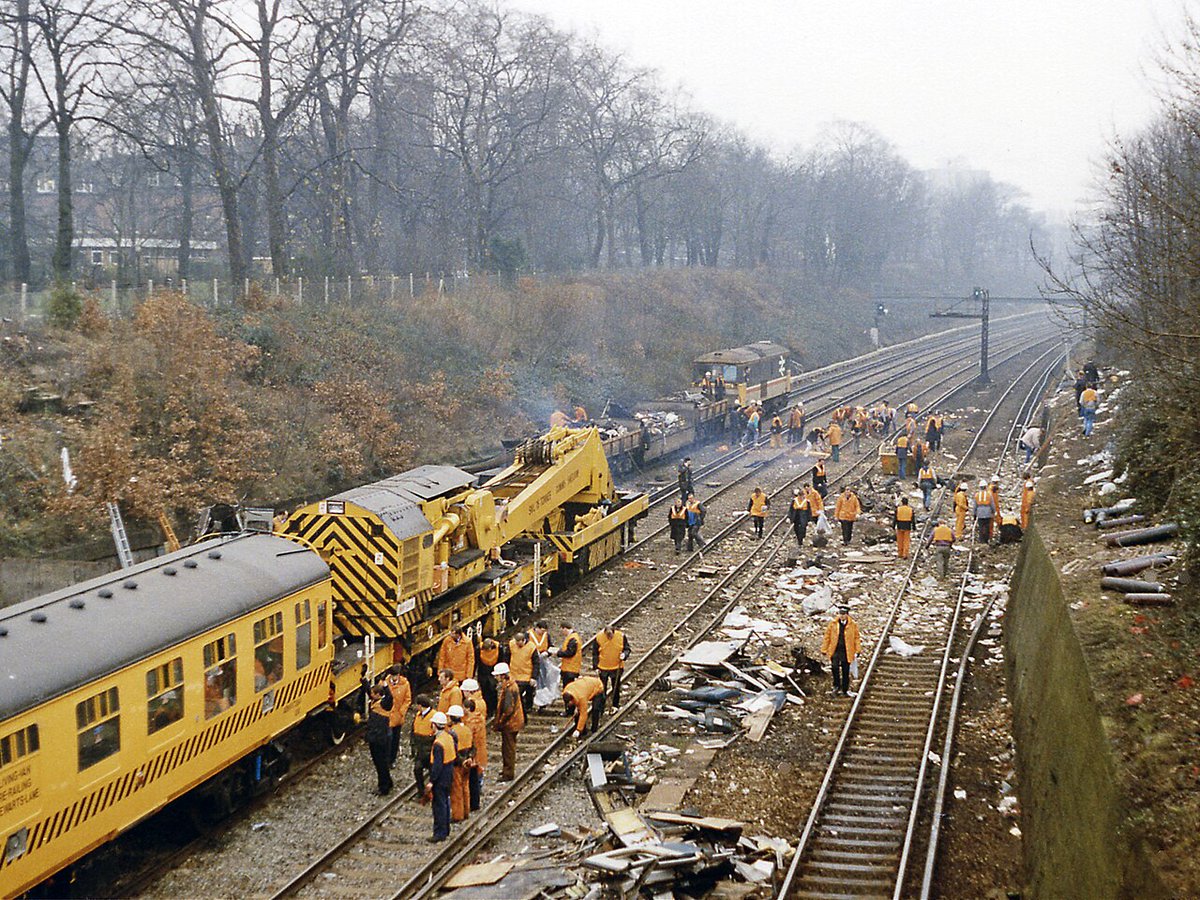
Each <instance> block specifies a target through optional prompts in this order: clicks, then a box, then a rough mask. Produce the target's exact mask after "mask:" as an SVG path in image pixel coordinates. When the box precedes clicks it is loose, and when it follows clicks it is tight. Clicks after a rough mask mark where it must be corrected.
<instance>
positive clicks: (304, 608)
mask: <svg viewBox="0 0 1200 900" xmlns="http://www.w3.org/2000/svg"><path fill="white" fill-rule="evenodd" d="M310 662H312V601H311V600H304V601H302V602H300V603H297V604H296V671H297V672H299V671H300V670H301V669H306V668H308V664H309V663H310Z"/></svg>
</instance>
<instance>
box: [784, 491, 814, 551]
mask: <svg viewBox="0 0 1200 900" xmlns="http://www.w3.org/2000/svg"><path fill="white" fill-rule="evenodd" d="M810 518H811V513H810V512H809V509H808V493H807V491H805V492H803V493H801V491H800V489H799V488H796V489H795V490H793V491H792V502H791V505H790V506H789V507H788V521H789V522H791V523H792V533H793V534H795V535H796V544H797V545H798V546H800V547H803V546H804V536H805V535H806V534H807V533H808V522H809V519H810Z"/></svg>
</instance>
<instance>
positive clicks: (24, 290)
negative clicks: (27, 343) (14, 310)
mask: <svg viewBox="0 0 1200 900" xmlns="http://www.w3.org/2000/svg"><path fill="white" fill-rule="evenodd" d="M28 311H29V285H27V284H26V283H25V282H24V281H22V282H21V321H22V322H24V321H25V313H26V312H28Z"/></svg>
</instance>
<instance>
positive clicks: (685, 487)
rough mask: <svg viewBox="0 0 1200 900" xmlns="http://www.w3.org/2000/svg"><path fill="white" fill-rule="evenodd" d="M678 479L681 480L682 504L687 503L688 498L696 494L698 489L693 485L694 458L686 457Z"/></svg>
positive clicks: (680, 493)
mask: <svg viewBox="0 0 1200 900" xmlns="http://www.w3.org/2000/svg"><path fill="white" fill-rule="evenodd" d="M677 477H678V480H679V500H680V502H682V503H687V498H688V497H690V496H691V495H692V494H694V493H695V492H696V488H695V486H694V485H693V484H692V458H691V457H690V456H685V457H684V458H683V462H681V463H680V464H679V472H678V474H677Z"/></svg>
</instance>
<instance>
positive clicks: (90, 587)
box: [0, 534, 329, 719]
mask: <svg viewBox="0 0 1200 900" xmlns="http://www.w3.org/2000/svg"><path fill="white" fill-rule="evenodd" d="M328 577H329V568H328V567H327V566H326V565H325V563H324V562H323V561H322V560H321V558H320V557H319V556H318V555H317V554H316V553H314V552H312V551H310V550H306V549H304V548H301V547H298V546H296V544H294V543H292V542H291V541H288V540H285V539H284V538H281V537H276V536H274V535H270V534H248V535H240V536H234V537H229V538H217V539H214V540H209V541H204V542H202V543H200V544H194V545H192V546H190V547H185V548H183V549H182V550H178V551H176V552H175V553H169V554H167V555H166V556H160V557H157V558H155V559H153V560H150V561H148V562H144V563H139V564H138V565H136V566H133V567H132V568H129V569H121V570H119V571H117V572H112V573H110V574H108V575H102V576H101V577H99V578H93V579H90V580H89V581H84V582H82V583H80V584H76V585H72V586H71V587H68V588H64V589H62V590H60V591H55V592H54V593H50V594H43V595H42V596H40V597H34V598H33V599H32V600H26V601H24V602H21V603H18V604H16V605H14V606H9V607H6V608H5V609H3V610H0V719H7V718H9V717H11V716H14V715H16V714H17V713H20V712H23V711H25V710H27V709H30V708H32V707H34V706H37V705H38V704H40V703H43V702H45V701H47V700H50V699H52V698H54V697H57V696H61V695H62V694H64V693H66V692H68V691H71V690H73V689H75V688H77V687H81V686H83V685H86V684H89V683H91V682H93V681H95V680H96V679H99V678H103V677H104V676H106V675H109V674H111V673H113V672H116V671H118V670H120V669H122V668H124V667H126V666H129V665H133V664H134V663H136V662H138V661H139V660H142V659H145V658H147V657H149V656H151V655H153V654H155V653H157V652H159V651H160V650H164V649H166V648H167V647H171V646H173V645H175V644H178V643H180V642H182V641H185V640H188V639H189V638H192V637H195V636H196V635H199V634H203V633H204V632H205V631H208V630H210V629H212V628H216V627H218V626H220V625H222V624H224V623H226V622H230V621H232V620H234V619H236V618H238V617H240V616H243V615H246V614H249V613H252V612H254V611H255V610H257V609H261V608H262V607H264V606H267V605H269V604H270V603H271V602H273V601H275V600H278V599H280V598H281V597H286V596H287V595H289V594H292V593H295V592H296V591H298V590H301V589H303V588H305V587H308V586H310V585H313V584H317V583H319V582H320V581H322V580H323V579H325V578H328Z"/></svg>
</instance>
